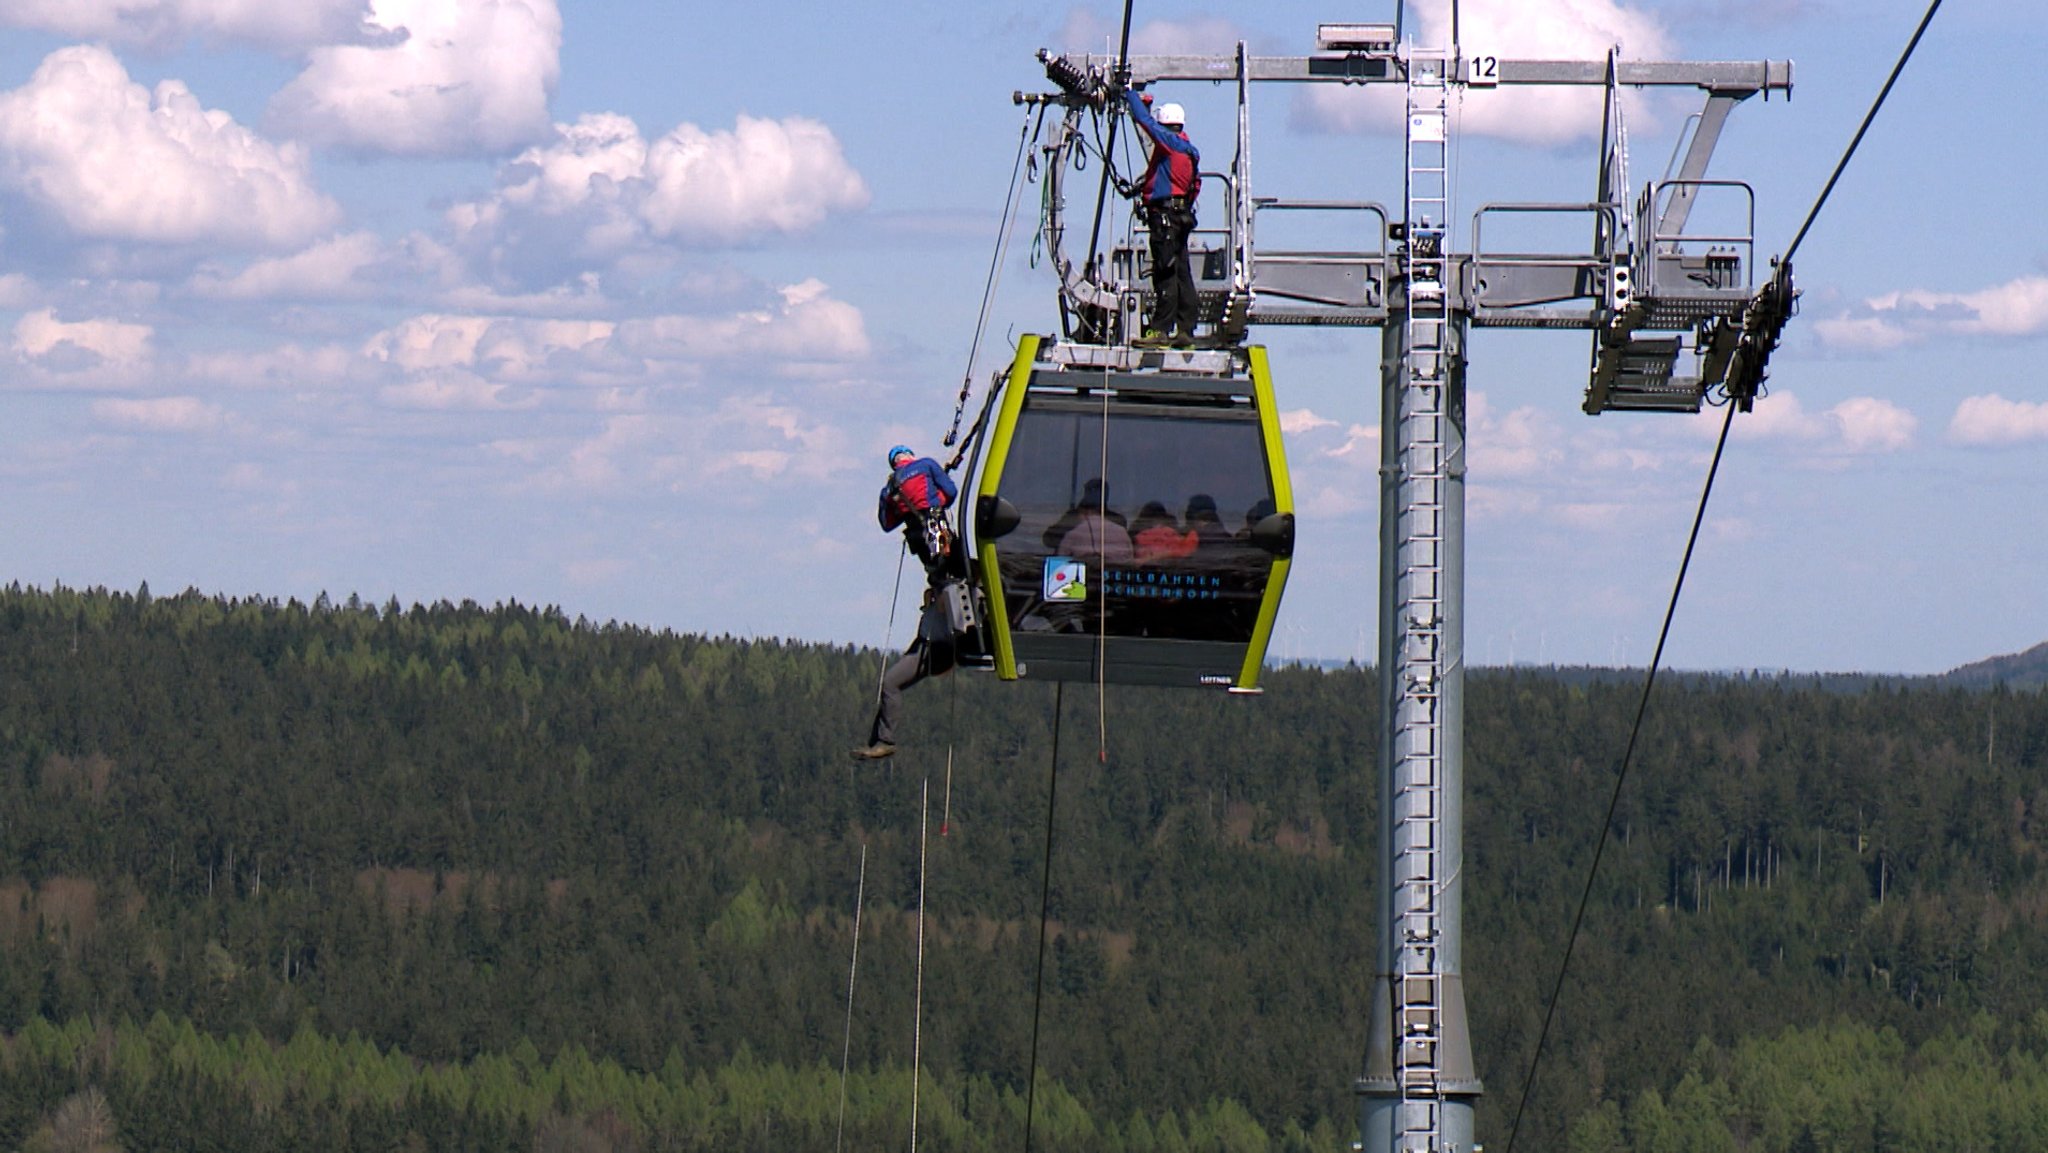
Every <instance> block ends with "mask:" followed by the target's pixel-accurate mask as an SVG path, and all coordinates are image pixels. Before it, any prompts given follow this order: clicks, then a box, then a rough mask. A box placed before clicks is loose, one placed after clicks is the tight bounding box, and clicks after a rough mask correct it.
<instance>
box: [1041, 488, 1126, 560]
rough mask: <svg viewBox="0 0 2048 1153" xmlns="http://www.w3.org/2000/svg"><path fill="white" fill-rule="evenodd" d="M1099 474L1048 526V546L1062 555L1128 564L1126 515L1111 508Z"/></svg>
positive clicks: (1046, 536) (1046, 540)
mask: <svg viewBox="0 0 2048 1153" xmlns="http://www.w3.org/2000/svg"><path fill="white" fill-rule="evenodd" d="M1105 500H1106V496H1105V494H1104V492H1103V485H1102V481H1101V479H1100V478H1096V479H1093V480H1090V481H1089V482H1088V483H1087V484H1085V485H1082V486H1081V499H1080V500H1078V501H1076V502H1075V503H1074V507H1072V508H1070V509H1068V510H1067V511H1066V513H1065V514H1063V515H1062V516H1061V517H1060V519H1058V520H1056V521H1054V522H1053V523H1052V527H1051V528H1048V529H1046V530H1045V538H1044V539H1045V542H1046V547H1048V548H1050V549H1052V550H1053V551H1054V552H1056V553H1059V554H1061V555H1063V556H1071V557H1094V558H1096V559H1097V560H1098V561H1101V562H1103V563H1105V564H1129V563H1131V559H1132V555H1133V553H1132V549H1131V533H1130V530H1129V529H1128V528H1127V527H1126V525H1125V521H1124V518H1123V515H1122V514H1120V513H1118V512H1116V511H1115V510H1113V509H1111V508H1109V507H1108V506H1107V505H1106V504H1105V503H1104V501H1105Z"/></svg>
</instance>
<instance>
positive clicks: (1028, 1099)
mask: <svg viewBox="0 0 2048 1153" xmlns="http://www.w3.org/2000/svg"><path fill="white" fill-rule="evenodd" d="M1066 695H1067V683H1066V682H1065V681H1060V682H1057V683H1056V684H1055V685H1054V686H1053V691H1052V770H1051V772H1050V773H1048V774H1047V776H1048V781H1047V784H1046V787H1045V872H1044V876H1043V879H1042V880H1041V882H1040V884H1039V887H1038V976H1037V977H1036V978H1035V979H1034V981H1033V983H1032V990H1031V1065H1030V1072H1029V1073H1028V1074H1026V1076H1025V1079H1024V1153H1031V1123H1032V1121H1033V1119H1034V1117H1035V1108H1036V1105H1037V1102H1038V1023H1039V1016H1040V1013H1041V1011H1042V1010H1043V1008H1044V1006H1045V926H1046V922H1047V920H1049V919H1050V917H1051V915H1052V845H1053V840H1052V830H1053V816H1054V814H1055V813H1057V812H1058V811H1059V796H1060V717H1061V716H1062V714H1064V713H1065V712H1066V709H1065V705H1066Z"/></svg>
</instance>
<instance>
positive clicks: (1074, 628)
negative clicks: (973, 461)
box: [995, 397, 1273, 640]
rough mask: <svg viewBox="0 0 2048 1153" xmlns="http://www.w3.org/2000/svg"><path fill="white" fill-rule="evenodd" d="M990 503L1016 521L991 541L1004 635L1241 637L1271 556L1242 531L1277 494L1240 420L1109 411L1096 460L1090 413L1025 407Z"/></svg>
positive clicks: (1144, 409)
mask: <svg viewBox="0 0 2048 1153" xmlns="http://www.w3.org/2000/svg"><path fill="white" fill-rule="evenodd" d="M1105 455H1106V458H1107V467H1105V464H1104V462H1105ZM1000 495H1001V496H1002V498H1003V499H1004V500H1007V501H1008V502H1010V504H1011V505H1012V506H1014V507H1015V508H1016V509H1017V511H1018V513H1019V515H1020V516H1021V518H1022V519H1021V522H1020V523H1019V524H1018V526H1017V528H1016V529H1015V531H1013V532H1010V533H1008V534H1006V535H1004V536H1003V537H1002V538H1001V539H999V540H997V541H996V542H995V544H996V549H997V553H998V556H999V557H1000V558H1001V565H1002V574H1003V597H1004V604H1005V606H1006V607H1007V608H1008V610H1009V615H1010V625H1011V628H1013V629H1015V630H1017V631H1021V632H1085V633H1093V632H1096V631H1097V630H1098V628H1100V629H1102V630H1103V631H1106V632H1108V633H1109V635H1111V636H1124V637H1163V638H1178V639H1189V640H1241V639H1247V638H1249V637H1250V635H1251V630H1252V625H1253V622H1254V621H1255V620H1256V618H1257V615H1258V606H1259V601H1260V599H1261V598H1262V597H1263V596H1264V595H1265V591H1266V579H1267V576H1268V574H1269V573H1270V571H1271V568H1272V557H1271V555H1269V554H1268V553H1266V552H1265V551H1264V550H1262V549H1260V548H1258V547H1257V546H1255V545H1253V544H1251V543H1250V540H1249V539H1248V538H1249V528H1250V524H1251V523H1253V522H1255V521H1256V520H1257V519H1258V518H1259V517H1261V516H1264V515H1266V514H1267V513H1270V512H1271V511H1272V510H1273V487H1272V481H1271V479H1270V477H1269V476H1268V475H1267V471H1266V454H1265V446H1264V444H1263V442H1262V441H1261V439H1260V434H1259V425H1258V419H1257V417H1256V416H1255V415H1254V414H1253V413H1252V412H1251V411H1250V410H1249V409H1245V408H1235V409H1230V408H1217V409H1207V410H1205V409H1198V408H1186V407H1172V406H1162V405H1132V404H1129V403H1119V404H1117V405H1113V406H1112V407H1111V409H1110V413H1109V420H1108V437H1107V445H1106V454H1105V441H1104V435H1103V412H1102V407H1101V405H1100V403H1099V402H1093V403H1091V402H1089V401H1086V400H1079V401H1063V400H1054V401H1042V400H1040V399H1039V398H1037V397H1034V398H1033V399H1032V400H1031V401H1030V402H1028V403H1027V406H1026V408H1025V410H1024V412H1023V414H1022V415H1021V416H1020V417H1019V419H1018V423H1017V428H1016V431H1015V433H1014V434H1013V436H1012V439H1011V443H1010V452H1009V458H1008V460H1007V462H1006V463H1005V465H1004V467H1003V476H1002V487H1001V493H1000Z"/></svg>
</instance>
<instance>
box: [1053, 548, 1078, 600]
mask: <svg viewBox="0 0 2048 1153" xmlns="http://www.w3.org/2000/svg"><path fill="white" fill-rule="evenodd" d="M1045 599H1046V600H1049V601H1085V600H1087V599H1088V566H1087V565H1085V564H1082V563H1081V562H1080V561H1077V560H1075V559H1074V558H1073V557H1070V556H1049V557H1046V558H1045Z"/></svg>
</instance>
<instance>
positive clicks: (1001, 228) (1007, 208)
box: [940, 105, 1045, 448]
mask: <svg viewBox="0 0 2048 1153" xmlns="http://www.w3.org/2000/svg"><path fill="white" fill-rule="evenodd" d="M1035 112H1036V115H1037V116H1038V117H1039V119H1040V121H1041V122H1043V120H1044V117H1045V109H1044V106H1043V105H1040V106H1039V107H1038V108H1037V109H1036V110H1035ZM1033 114H1034V109H1032V108H1030V107H1026V108H1025V109H1024V125H1023V127H1022V128H1021V129H1019V130H1018V133H1017V158H1016V160H1014V161H1012V162H1011V164H1010V191H1009V194H1008V195H1007V196H1005V197H1004V198H1003V216H1002V219H1001V221H999V222H998V223H997V225H996V248H995V251H994V252H992V253H990V254H989V259H988V276H987V278H986V279H984V280H983V281H982V286H981V313H980V315H978V316H976V317H975V318H974V339H973V340H972V341H971V342H969V344H968V346H967V370H966V371H965V372H963V373H961V375H960V399H959V400H957V401H956V402H954V404H953V423H952V425H951V427H949V428H947V429H946V436H945V439H944V440H942V441H940V444H941V446H943V447H945V448H951V447H953V442H954V441H956V440H958V439H960V421H961V419H962V418H963V417H964V416H965V415H966V412H967V401H968V399H969V398H970V397H971V396H972V395H973V392H974V359H975V357H976V356H977V355H979V354H980V352H981V338H982V334H983V333H984V332H986V331H987V330H988V314H989V309H990V307H991V306H992V305H993V304H994V303H995V295H996V289H997V287H998V286H999V285H1001V284H1002V281H1003V258H1004V256H1005V255H1006V254H1007V253H1008V252H1009V251H1010V239H1011V237H1012V235H1013V234H1014V233H1015V231H1016V224H1017V203H1018V201H1019V200H1020V199H1021V198H1022V189H1023V181H1021V180H1019V179H1018V177H1019V175H1020V174H1021V173H1022V172H1023V171H1024V153H1025V152H1026V151H1027V150H1028V147H1029V145H1030V143H1031V137H1032V135H1033V133H1032V130H1031V118H1032V116H1033Z"/></svg>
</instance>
